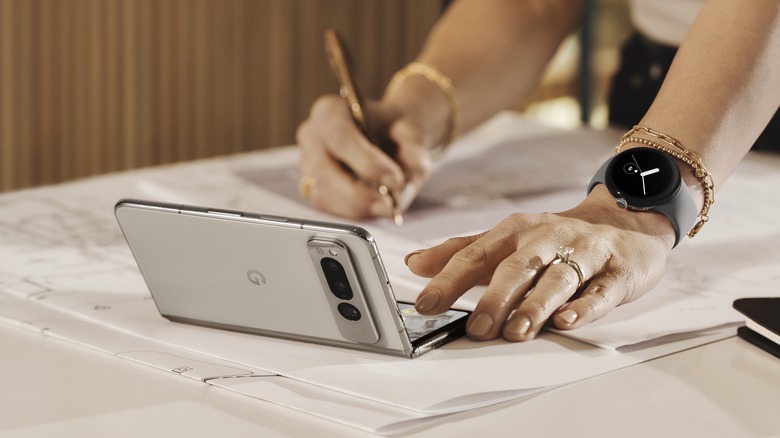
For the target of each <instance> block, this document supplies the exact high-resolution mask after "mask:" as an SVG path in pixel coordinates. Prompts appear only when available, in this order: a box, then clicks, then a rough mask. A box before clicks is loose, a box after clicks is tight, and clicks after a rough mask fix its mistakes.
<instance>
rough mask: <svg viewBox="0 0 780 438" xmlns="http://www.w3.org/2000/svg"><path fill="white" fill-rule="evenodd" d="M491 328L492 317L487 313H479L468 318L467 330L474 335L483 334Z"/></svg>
mask: <svg viewBox="0 0 780 438" xmlns="http://www.w3.org/2000/svg"><path fill="white" fill-rule="evenodd" d="M491 328H493V318H491V317H490V315H488V314H487V313H479V314H477V315H475V316H473V317H471V318H469V325H468V332H469V334H471V335H474V336H485V335H486V334H488V332H489V331H490V329H491Z"/></svg>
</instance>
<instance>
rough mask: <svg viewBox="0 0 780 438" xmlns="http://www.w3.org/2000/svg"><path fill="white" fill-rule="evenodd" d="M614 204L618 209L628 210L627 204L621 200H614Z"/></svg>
mask: <svg viewBox="0 0 780 438" xmlns="http://www.w3.org/2000/svg"><path fill="white" fill-rule="evenodd" d="M615 203H617V206H618V207H620V208H628V202H626V200H625V199H623V198H617V199H615Z"/></svg>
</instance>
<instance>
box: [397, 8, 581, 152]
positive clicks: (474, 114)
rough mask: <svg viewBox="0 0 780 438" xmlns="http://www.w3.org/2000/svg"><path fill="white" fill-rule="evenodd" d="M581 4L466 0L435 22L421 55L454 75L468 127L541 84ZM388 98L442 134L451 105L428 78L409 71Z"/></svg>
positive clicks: (434, 134)
mask: <svg viewBox="0 0 780 438" xmlns="http://www.w3.org/2000/svg"><path fill="white" fill-rule="evenodd" d="M580 10H581V2H580V1H564V0H534V1H517V0H460V1H458V2H455V3H454V4H453V5H452V6H451V7H450V9H449V10H448V11H447V13H446V14H445V15H444V16H443V17H442V19H441V20H440V21H439V23H438V24H437V25H436V26H435V28H434V29H433V31H432V32H431V34H430V36H429V38H428V40H427V42H426V44H425V47H424V48H423V50H422V52H421V53H420V55H419V56H418V58H417V60H418V61H420V62H424V63H427V64H431V65H433V66H436V68H438V69H439V70H441V71H442V72H443V73H444V74H445V75H447V76H448V77H449V78H450V79H451V80H452V83H453V85H454V88H455V90H456V93H457V98H458V100H459V102H460V109H461V111H460V118H461V128H462V129H463V130H467V129H469V128H471V127H473V126H475V125H477V124H478V123H480V122H482V121H484V120H485V119H487V118H488V117H490V116H491V115H493V114H495V113H496V112H497V111H499V110H501V109H505V108H507V107H510V106H512V105H514V104H516V103H517V102H518V101H519V100H520V99H522V98H523V97H524V96H526V95H527V94H528V93H530V91H532V90H533V89H534V88H535V86H536V85H537V84H538V82H539V79H540V77H541V75H542V73H543V72H544V69H545V67H546V65H547V62H548V61H549V60H550V59H551V58H552V56H553V55H554V54H555V51H556V49H557V48H558V46H559V45H560V43H561V41H562V40H563V39H564V37H565V36H566V35H567V34H568V33H570V32H571V31H572V30H573V29H574V27H575V25H576V23H577V21H578V19H579V16H580ZM385 101H386V102H390V103H391V104H393V105H396V106H398V107H400V108H403V110H404V112H406V113H407V114H411V115H412V117H414V118H416V119H417V121H418V122H419V123H420V124H421V125H423V128H424V130H425V131H426V132H427V133H428V135H430V136H431V137H433V138H435V140H441V138H443V137H444V133H445V132H446V128H447V124H448V123H449V117H451V114H450V109H449V108H448V107H447V104H446V103H447V102H446V101H445V100H444V99H443V96H442V95H441V93H440V90H437V89H436V88H435V87H433V86H431V84H430V83H429V82H427V81H426V80H425V79H423V78H420V77H417V78H410V79H409V80H408V81H407V82H406V83H405V84H404V86H403V87H401V88H399V89H398V90H397V91H396V92H394V93H392V94H391V95H389V96H385Z"/></svg>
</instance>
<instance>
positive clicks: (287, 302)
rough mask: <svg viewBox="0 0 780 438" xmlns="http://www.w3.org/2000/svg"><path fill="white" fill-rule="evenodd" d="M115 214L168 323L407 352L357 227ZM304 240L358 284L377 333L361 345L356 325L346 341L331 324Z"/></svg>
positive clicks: (189, 214) (156, 212)
mask: <svg viewBox="0 0 780 438" xmlns="http://www.w3.org/2000/svg"><path fill="white" fill-rule="evenodd" d="M116 216H117V220H118V221H119V223H120V226H121V228H122V231H123V233H124V235H125V238H126V240H127V242H128V244H129V245H130V248H131V250H132V252H133V255H134V257H135V259H136V262H137V263H138V265H139V268H140V269H141V272H142V274H143V276H144V279H145V280H146V283H147V285H148V287H149V290H150V291H151V293H152V296H153V298H154V301H155V303H156V305H157V307H158V309H159V311H160V313H161V314H162V315H163V316H165V317H167V318H169V319H172V320H176V321H183V322H191V323H196V324H202V325H209V326H214V327H220V328H228V329H235V330H241V331H249V332H256V333H262V334H268V335H274V336H281V337H289V338H294V339H301V340H311V341H316V342H324V343H331V344H337V345H344V346H350V347H353V348H359V349H365V350H372V351H382V352H388V353H394V354H400V355H404V356H409V355H410V354H411V353H412V347H411V344H410V341H409V338H408V336H407V335H406V331H405V329H404V327H403V323H402V322H401V321H400V316H399V314H398V309H397V305H396V303H395V299H394V297H393V295H392V291H391V290H390V285H389V281H388V280H387V278H386V274H385V273H384V269H383V267H382V265H381V261H380V260H379V257H378V254H377V253H376V247H375V245H374V244H373V242H372V241H371V239H370V237H368V236H365V235H362V234H361V233H360V232H357V230H359V229H356V228H354V227H349V226H346V225H344V226H339V225H335V224H320V223H312V224H311V225H310V224H307V223H305V222H302V221H300V220H295V219H287V218H278V217H264V216H262V215H259V216H258V215H242V214H240V213H238V214H237V213H235V212H232V213H230V212H217V211H209V210H200V209H196V208H195V207H180V206H170V205H167V204H146V203H144V202H143V201H123V202H120V203H119V204H118V205H117V207H116ZM312 239H314V240H320V241H321V240H330V241H335V242H338V243H339V244H340V245H341V246H343V247H344V248H345V250H346V253H347V254H348V256H349V258H350V259H351V260H349V261H348V262H347V261H345V263H351V265H352V266H353V267H354V271H355V272H354V273H355V276H356V278H354V279H353V280H352V281H355V282H358V283H359V285H355V286H357V287H356V288H355V289H356V293H361V294H362V299H363V300H364V301H365V303H366V305H367V306H368V307H369V309H368V312H369V313H370V315H367V316H368V317H370V323H371V324H372V325H373V327H375V330H376V335H375V336H374V335H371V334H368V335H367V336H365V337H364V338H365V339H367V340H368V341H369V342H357V341H355V340H354V331H353V333H352V334H353V339H352V340H351V339H348V338H347V337H345V332H344V321H337V320H336V319H337V318H342V316H340V315H339V314H338V312H335V311H334V309H333V304H332V302H333V299H332V298H333V297H330V296H329V295H328V294H331V292H330V290H328V289H327V285H323V283H322V281H321V275H322V273H321V272H318V270H317V268H316V266H315V263H314V262H313V259H312V257H311V254H310V250H311V245H310V243H309V242H310V241H312ZM366 322H367V321H366V319H365V318H363V321H362V323H363V324H365V323H366ZM339 324H341V325H342V327H341V329H340V328H339ZM347 334H349V332H347ZM377 338H378V339H377ZM374 340H376V341H375V342H372V341H374Z"/></svg>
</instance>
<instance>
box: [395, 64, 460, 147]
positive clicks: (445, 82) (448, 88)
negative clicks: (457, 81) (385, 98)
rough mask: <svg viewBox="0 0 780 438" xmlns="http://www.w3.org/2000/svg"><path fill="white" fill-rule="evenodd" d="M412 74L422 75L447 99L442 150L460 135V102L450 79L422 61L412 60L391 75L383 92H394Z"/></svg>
mask: <svg viewBox="0 0 780 438" xmlns="http://www.w3.org/2000/svg"><path fill="white" fill-rule="evenodd" d="M412 76H422V77H424V78H425V79H427V80H428V81H429V82H431V83H433V84H434V85H436V87H438V88H439V90H441V92H442V93H443V94H444V98H445V99H446V101H447V106H449V109H450V126H449V128H450V129H449V132H448V133H447V137H445V139H444V142H442V144H441V146H440V150H441V151H443V150H444V149H445V148H446V147H447V146H448V145H449V144H450V143H452V142H453V141H455V140H456V139H457V138H458V135H460V102H459V101H458V96H457V94H456V93H455V87H453V86H452V80H451V79H450V78H449V77H447V76H446V75H445V74H444V73H442V72H441V70H439V69H438V68H436V67H434V66H432V65H430V64H425V63H423V62H412V63H411V64H409V65H407V66H406V67H404V68H402V69H401V70H399V71H398V72H396V73H395V74H394V75H393V77H392V78H391V79H390V82H389V83H388V84H387V88H386V89H385V94H392V93H394V92H395V91H396V90H397V89H398V88H399V87H400V86H401V85H402V84H403V83H404V82H406V80H407V79H409V78H410V77H412Z"/></svg>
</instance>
